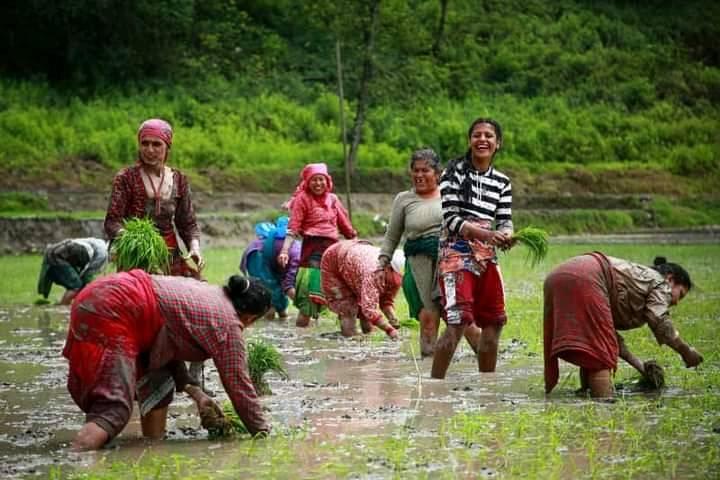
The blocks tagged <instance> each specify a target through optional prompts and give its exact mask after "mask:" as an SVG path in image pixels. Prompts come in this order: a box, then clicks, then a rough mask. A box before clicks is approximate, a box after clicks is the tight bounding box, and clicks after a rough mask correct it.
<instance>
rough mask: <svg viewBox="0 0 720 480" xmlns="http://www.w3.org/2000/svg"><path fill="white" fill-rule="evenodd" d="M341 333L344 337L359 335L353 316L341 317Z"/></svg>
mask: <svg viewBox="0 0 720 480" xmlns="http://www.w3.org/2000/svg"><path fill="white" fill-rule="evenodd" d="M340 333H342V336H343V337H352V336H354V335H357V327H356V321H355V318H354V317H351V316H340Z"/></svg>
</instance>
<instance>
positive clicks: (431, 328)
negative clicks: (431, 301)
mask: <svg viewBox="0 0 720 480" xmlns="http://www.w3.org/2000/svg"><path fill="white" fill-rule="evenodd" d="M419 317H420V354H421V355H422V356H423V357H432V355H433V352H434V351H435V342H436V341H437V334H438V328H439V327H440V314H439V313H438V312H437V311H433V310H428V309H426V308H423V309H422V310H420V315H419Z"/></svg>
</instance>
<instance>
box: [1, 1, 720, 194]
mask: <svg viewBox="0 0 720 480" xmlns="http://www.w3.org/2000/svg"><path fill="white" fill-rule="evenodd" d="M16 3H17V4H10V5H3V6H2V7H0V14H1V15H0V17H2V18H3V20H2V22H3V23H4V25H3V27H4V28H2V29H0V45H1V46H2V49H3V51H4V52H8V54H7V55H3V56H2V58H0V74H1V75H2V78H1V79H0V145H2V148H1V149H0V157H1V158H0V174H1V177H2V180H0V188H2V189H5V190H9V189H18V188H20V189H22V188H37V187H41V188H78V187H80V188H85V189H90V190H97V191H105V190H107V189H108V188H109V182H110V178H111V176H112V172H113V171H115V170H116V169H118V168H119V167H121V166H123V165H127V164H129V163H131V162H132V161H133V158H134V155H135V148H136V147H135V129H136V128H137V125H138V124H139V123H140V122H141V121H142V120H143V119H145V118H147V117H151V116H160V117H163V118H166V119H168V120H169V121H170V122H171V123H173V125H174V126H175V129H176V139H175V146H174V148H173V152H172V157H171V162H172V163H173V164H174V165H176V166H179V167H180V168H182V169H184V170H186V171H188V172H189V173H190V174H191V177H192V181H193V185H194V186H195V188H196V189H205V190H237V189H244V190H253V191H290V190H291V189H292V185H293V184H294V182H295V179H296V178H297V172H298V170H299V168H300V167H301V166H302V165H303V164H304V163H307V162H314V161H325V162H328V163H329V164H330V165H331V167H332V169H333V171H334V172H336V173H337V175H336V177H337V179H338V183H339V184H341V183H342V178H341V177H342V175H340V171H341V168H342V164H343V147H342V142H341V140H342V134H341V128H340V122H339V118H340V105H339V101H338V95H337V73H336V72H337V70H336V62H335V59H336V56H335V55H336V42H339V44H340V45H341V54H342V59H343V76H344V84H343V86H344V92H345V104H344V112H345V115H346V117H347V137H346V138H347V141H348V142H352V140H353V139H354V138H356V135H355V134H356V133H357V132H355V129H354V127H355V119H356V116H357V115H358V112H360V113H361V114H362V116H363V119H364V122H363V124H362V128H359V129H358V130H357V131H358V132H360V133H361V136H360V137H359V140H360V143H359V149H358V152H357V161H356V172H355V174H354V176H353V188H354V189H355V190H363V191H383V190H387V189H395V188H397V187H398V185H401V184H403V182H404V179H403V171H404V169H405V164H406V161H407V159H408V158H409V154H410V152H411V151H412V150H413V149H414V148H417V147H419V146H423V145H429V146H432V147H433V148H435V149H436V150H437V151H438V152H439V153H440V154H441V156H442V158H444V159H448V158H451V157H452V156H455V155H458V154H460V153H462V152H463V151H464V149H465V142H466V139H465V135H466V129H467V126H468V125H469V123H470V122H471V121H472V119H473V118H475V117H477V116H492V117H494V118H496V119H498V120H499V121H500V122H501V123H502V125H503V126H504V129H505V131H506V140H505V148H504V151H503V152H502V154H501V156H500V157H498V159H497V163H498V166H500V167H501V168H503V169H504V170H506V171H509V172H510V173H511V174H513V175H514V176H516V177H517V178H518V179H519V180H520V181H521V182H523V183H524V185H525V187H526V188H531V187H532V188H534V187H533V186H535V185H536V186H537V187H538V188H542V187H543V186H545V188H544V190H547V189H548V188H550V190H552V187H547V182H546V180H548V179H550V180H552V179H556V178H557V177H564V176H567V175H570V176H571V177H572V178H573V179H574V185H575V187H577V188H579V189H580V190H583V191H593V189H596V188H597V189H599V191H600V192H608V191H609V192H612V193H615V192H617V191H622V192H654V191H659V192H663V193H667V192H670V193H673V194H678V195H685V196H687V195H703V194H712V193H713V191H714V190H715V189H714V188H713V185H715V184H716V183H717V180H718V178H720V140H719V139H720V135H718V132H720V51H719V50H718V48H717V45H719V44H720V27H719V26H718V25H720V22H719V21H718V19H720V4H718V3H717V2H712V1H687V2H670V3H668V2H660V1H646V2H628V1H615V2H595V1H569V0H561V1H557V2H544V1H536V0H529V1H452V0H441V1H430V0H427V1H422V0H417V1H399V0H393V1H375V0H370V1H367V2H356V1H350V0H346V1H333V2H330V1H324V0H323V1H316V2H302V1H296V0H284V1H272V2H270V1H262V0H260V1H248V2H237V1H221V0H209V1H199V0H198V1H193V0H179V1H170V0H165V1H159V2H144V1H140V0H135V1H130V2H122V4H123V5H122V8H117V7H118V5H116V4H118V3H119V2H114V1H109V2H91V1H89V0H72V1H67V2H50V1H47V0H44V1H43V0H35V1H29V2H25V3H22V4H20V3H18V2H16ZM359 106H360V107H362V108H359ZM361 110H362V111H361ZM598 178H602V179H603V181H598ZM659 179H660V180H659ZM565 183H567V182H565ZM550 185H551V186H552V185H555V186H556V188H558V189H563V190H565V191H571V192H572V188H570V189H569V190H568V189H566V188H565V186H564V185H563V182H560V183H558V182H557V181H555V182H554V183H553V182H552V181H551V182H550ZM543 193H552V192H545V191H543Z"/></svg>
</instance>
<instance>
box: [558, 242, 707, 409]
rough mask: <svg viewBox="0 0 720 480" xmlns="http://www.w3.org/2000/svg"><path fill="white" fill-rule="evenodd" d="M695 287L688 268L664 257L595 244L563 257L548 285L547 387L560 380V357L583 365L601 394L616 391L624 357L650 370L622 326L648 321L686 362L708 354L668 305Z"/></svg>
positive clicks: (587, 380)
mask: <svg viewBox="0 0 720 480" xmlns="http://www.w3.org/2000/svg"><path fill="white" fill-rule="evenodd" d="M691 288H692V281H691V280H690V275H688V273H687V272H686V271H685V269H684V268H682V267H681V266H680V265H677V264H675V263H668V262H667V260H666V259H665V258H664V257H657V258H656V259H655V261H654V265H653V267H646V266H644V265H639V264H636V263H632V262H629V261H627V260H622V259H619V258H614V257H609V256H606V255H604V254H602V253H600V252H593V253H589V254H585V255H580V256H577V257H574V258H571V259H570V260H567V261H566V262H564V263H562V264H560V265H559V266H558V267H556V268H555V269H554V270H553V271H552V272H550V274H549V275H548V276H547V278H546V279H545V286H544V292H545V308H544V310H545V314H544V317H545V328H544V347H545V348H544V356H545V391H546V392H547V393H550V392H551V391H552V389H553V388H554V387H555V385H556V384H557V381H558V375H559V368H558V359H559V358H562V359H563V360H565V361H567V362H570V363H572V364H573V365H577V366H578V367H580V384H581V388H582V389H583V390H585V391H586V390H588V389H589V390H590V394H591V395H592V396H593V397H598V398H607V397H612V396H613V385H612V375H611V371H614V370H615V369H616V368H617V359H618V357H620V358H622V359H623V360H625V361H626V362H628V363H629V364H630V365H632V366H633V367H634V368H635V369H637V370H638V371H639V372H640V373H641V374H643V375H646V374H647V373H648V372H646V368H647V362H646V363H643V362H642V361H640V360H639V359H638V358H637V357H636V356H635V355H633V354H632V353H631V352H630V351H629V350H628V348H627V347H626V346H625V342H624V341H623V338H622V337H621V336H620V335H619V334H618V333H617V330H631V329H634V328H639V327H641V326H642V325H644V324H647V325H648V327H650V329H651V330H652V332H653V334H654V335H655V339H656V340H657V342H658V343H659V344H660V345H668V346H669V347H670V348H672V349H673V350H675V351H676V352H678V353H679V354H680V356H681V357H682V359H683V361H684V362H685V366H687V367H694V366H697V365H699V364H700V363H701V362H702V361H703V357H702V356H701V355H700V354H699V353H698V352H697V351H696V350H695V349H694V348H692V347H691V346H689V345H688V344H687V343H686V342H685V341H683V339H682V338H680V335H679V334H678V332H677V330H675V327H673V325H672V323H671V322H670V307H672V306H674V305H677V303H678V302H679V301H680V300H682V299H683V298H684V297H685V295H687V293H688V291H689V290H690V289H691Z"/></svg>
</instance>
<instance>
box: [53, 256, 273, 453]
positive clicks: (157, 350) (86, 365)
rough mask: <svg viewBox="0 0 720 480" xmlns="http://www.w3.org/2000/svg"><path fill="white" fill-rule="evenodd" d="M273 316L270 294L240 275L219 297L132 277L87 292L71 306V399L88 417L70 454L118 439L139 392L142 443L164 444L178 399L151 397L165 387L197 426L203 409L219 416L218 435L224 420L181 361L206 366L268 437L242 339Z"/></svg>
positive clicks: (189, 286)
mask: <svg viewBox="0 0 720 480" xmlns="http://www.w3.org/2000/svg"><path fill="white" fill-rule="evenodd" d="M269 307H270V292H269V291H268V290H267V289H266V288H265V287H264V286H263V285H262V284H261V283H260V282H259V281H257V280H248V279H247V278H244V277H241V276H238V275H234V276H232V277H230V279H229V280H228V284H227V285H226V286H225V287H219V286H215V285H210V284H208V283H205V282H199V281H197V280H195V279H192V278H183V277H170V276H154V275H148V274H147V273H145V272H143V271H142V270H132V271H130V272H121V273H116V274H113V275H108V276H105V277H102V278H100V279H98V280H95V281H94V282H92V283H91V284H89V285H88V286H87V287H85V288H84V289H83V290H81V291H80V293H79V294H78V296H77V297H76V299H75V301H74V302H73V304H72V310H71V313H70V326H69V329H68V336H67V341H66V343H65V348H64V349H63V355H64V356H65V357H66V358H67V359H68V360H69V362H70V368H69V372H68V382H67V386H68V390H69V392H70V395H71V396H72V398H73V400H74V401H75V403H76V404H77V405H78V406H79V407H80V409H81V410H82V411H83V412H85V414H86V423H85V425H83V427H82V428H81V429H80V431H79V432H78V434H77V435H76V437H75V440H74V441H73V448H74V449H76V450H94V449H97V448H100V447H101V446H102V445H104V444H105V443H106V442H108V441H109V440H110V439H112V438H113V437H115V436H116V435H117V434H119V433H120V432H121V431H122V429H123V428H124V427H125V425H126V424H127V423H128V420H129V419H130V414H131V413H132V410H133V398H135V396H136V392H137V399H138V403H139V407H140V408H139V411H140V422H141V426H142V432H143V435H144V436H146V437H150V438H162V437H163V435H164V432H165V422H166V417H167V410H168V405H169V404H170V402H171V401H172V396H173V395H172V389H170V390H169V393H168V394H167V395H166V394H165V393H164V392H166V391H167V390H163V389H157V388H152V387H150V388H148V384H152V383H160V381H161V380H163V381H164V382H167V383H169V384H170V385H173V380H174V381H175V383H174V385H175V388H176V389H177V391H185V392H187V393H188V394H190V396H191V397H192V398H193V399H194V400H195V402H196V403H197V405H198V410H199V411H200V412H201V418H203V417H204V415H203V413H204V412H206V411H207V409H210V411H211V412H212V411H214V412H215V413H214V415H210V419H212V420H214V421H213V423H211V424H208V422H206V419H208V418H207V417H205V418H203V426H204V427H206V428H208V427H216V428H218V427H221V423H222V420H224V419H222V411H221V410H220V408H219V407H218V406H217V405H216V404H215V403H214V402H213V401H212V400H211V399H210V398H209V397H208V396H207V395H206V394H205V393H204V392H203V391H202V389H200V388H199V387H198V386H197V385H193V384H192V379H190V378H188V377H187V372H186V371H185V369H184V367H185V365H184V363H183V361H202V360H206V359H208V358H212V359H213V362H214V363H215V366H216V367H217V370H218V373H219V375H220V379H221V381H222V384H223V387H224V388H225V391H226V392H227V394H228V396H229V397H230V401H231V402H232V404H233V407H234V408H235V411H236V412H237V413H238V415H239V417H240V419H241V420H242V421H243V423H244V424H245V426H246V427H247V429H248V431H249V432H250V433H251V434H256V433H259V432H268V431H269V429H270V426H269V424H268V422H267V420H266V419H265V416H264V414H263V410H262V405H261V404H260V401H259V400H258V397H257V394H256V392H255V388H254V386H253V383H252V381H251V379H250V375H249V372H248V367H247V364H246V360H245V342H244V339H243V330H244V328H245V327H247V326H248V325H250V324H251V323H252V322H253V321H255V319H256V318H258V317H259V316H261V315H263V314H264V313H265V312H266V311H267V310H268V308H269ZM178 367H180V370H178ZM218 422H220V424H219V423H218Z"/></svg>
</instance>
